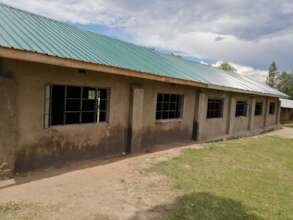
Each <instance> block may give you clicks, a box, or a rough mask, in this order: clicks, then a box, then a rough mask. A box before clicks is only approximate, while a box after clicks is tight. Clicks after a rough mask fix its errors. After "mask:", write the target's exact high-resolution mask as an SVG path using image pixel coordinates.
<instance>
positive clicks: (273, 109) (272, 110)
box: [269, 101, 276, 115]
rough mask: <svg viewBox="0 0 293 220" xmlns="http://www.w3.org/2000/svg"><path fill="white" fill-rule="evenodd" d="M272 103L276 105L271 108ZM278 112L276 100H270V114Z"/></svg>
mask: <svg viewBox="0 0 293 220" xmlns="http://www.w3.org/2000/svg"><path fill="white" fill-rule="evenodd" d="M271 105H273V106H274V107H273V108H271ZM275 113H276V102H272V101H271V102H269V115H275Z"/></svg>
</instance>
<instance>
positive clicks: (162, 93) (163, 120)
mask: <svg viewBox="0 0 293 220" xmlns="http://www.w3.org/2000/svg"><path fill="white" fill-rule="evenodd" d="M159 95H163V97H162V100H163V101H160V102H159ZM165 95H169V96H170V99H171V95H175V96H178V97H180V103H179V116H178V117H177V116H175V117H169V116H168V118H163V117H162V115H161V117H160V118H158V117H157V114H158V112H159V111H158V105H159V103H160V104H161V105H162V106H164V103H165V102H164V96H165ZM184 98H185V97H184V94H181V93H168V92H158V93H156V96H155V105H154V106H155V116H154V117H155V121H156V122H168V121H180V120H182V119H183V109H184ZM167 103H168V104H171V103H173V102H171V101H169V102H167ZM173 104H175V103H173ZM163 108H164V107H162V109H161V110H160V112H161V114H164V113H163V112H164V111H167V112H170V111H172V109H170V106H168V110H164V109H163ZM174 111H175V115H176V105H175V110H173V111H172V112H174Z"/></svg>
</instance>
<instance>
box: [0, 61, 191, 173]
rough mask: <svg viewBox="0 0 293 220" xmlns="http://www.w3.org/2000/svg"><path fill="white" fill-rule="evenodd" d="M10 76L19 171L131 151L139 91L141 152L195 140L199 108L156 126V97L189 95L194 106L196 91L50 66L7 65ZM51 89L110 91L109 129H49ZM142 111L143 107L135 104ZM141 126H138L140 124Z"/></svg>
mask: <svg viewBox="0 0 293 220" xmlns="http://www.w3.org/2000/svg"><path fill="white" fill-rule="evenodd" d="M3 67H4V69H5V72H11V73H12V74H13V76H14V78H15V80H16V83H17V85H18V86H17V89H16V101H17V107H16V113H17V118H18V122H17V126H16V129H17V131H18V133H19V136H18V142H17V146H16V163H15V164H16V169H17V170H19V171H22V170H29V169H33V168H38V167H42V166H47V165H49V164H55V163H57V162H58V161H63V160H74V159H77V158H89V157H98V156H108V155H117V154H121V153H123V152H127V151H129V150H130V151H131V149H129V148H130V147H131V146H130V145H131V140H129V137H130V135H131V134H132V131H131V127H132V125H131V124H130V112H132V109H131V105H132V101H131V97H132V87H133V85H139V87H141V88H142V89H143V91H144V94H145V95H144V100H143V102H142V103H141V105H143V124H142V129H141V130H140V131H139V130H137V132H138V133H140V134H141V136H142V138H141V145H142V146H141V149H140V150H145V149H147V148H149V147H151V146H153V145H155V144H162V143H171V142H174V141H177V142H178V141H181V140H186V139H189V140H191V138H192V126H193V120H190V118H193V116H194V108H187V107H184V112H183V118H182V119H178V120H170V121H156V120H155V109H156V96H157V93H159V92H163V93H164V92H171V93H177V94H182V95H184V103H191V104H192V106H193V105H194V89H192V88H190V87H182V86H175V85H170V84H162V83H157V82H152V81H147V80H138V79H134V78H133V79H131V78H126V77H119V76H112V75H108V74H103V73H96V72H87V73H86V74H80V73H78V71H77V70H76V69H69V68H61V67H55V66H50V65H43V64H36V63H27V62H21V61H13V60H4V62H3ZM47 84H61V85H63V84H64V85H77V86H89V87H105V88H110V104H109V106H110V110H109V121H108V122H107V123H93V124H82V125H64V126H52V127H50V128H44V111H45V110H44V106H45V98H44V97H45V87H46V85H47ZM134 106H135V107H136V108H137V105H136V104H134ZM135 121H137V120H135Z"/></svg>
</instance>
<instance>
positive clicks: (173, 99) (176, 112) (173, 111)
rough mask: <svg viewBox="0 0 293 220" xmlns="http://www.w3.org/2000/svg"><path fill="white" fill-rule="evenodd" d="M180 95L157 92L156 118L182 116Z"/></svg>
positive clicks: (181, 97) (181, 98)
mask: <svg viewBox="0 0 293 220" xmlns="http://www.w3.org/2000/svg"><path fill="white" fill-rule="evenodd" d="M182 101H183V96H182V95H176V94H158V96H157V109H156V120H160V119H175V118H180V117H181V116H182Z"/></svg>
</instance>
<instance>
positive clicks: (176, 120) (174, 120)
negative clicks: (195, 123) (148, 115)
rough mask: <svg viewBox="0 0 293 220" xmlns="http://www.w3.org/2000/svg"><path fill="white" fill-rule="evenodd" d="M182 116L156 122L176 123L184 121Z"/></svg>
mask: <svg viewBox="0 0 293 220" xmlns="http://www.w3.org/2000/svg"><path fill="white" fill-rule="evenodd" d="M182 121H183V119H182V118H175V119H159V120H156V124H165V123H176V122H182Z"/></svg>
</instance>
